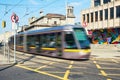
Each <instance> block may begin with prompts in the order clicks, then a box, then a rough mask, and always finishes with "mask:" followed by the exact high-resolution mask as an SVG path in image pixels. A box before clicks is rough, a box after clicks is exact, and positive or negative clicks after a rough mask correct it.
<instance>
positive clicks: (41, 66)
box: [35, 62, 55, 71]
mask: <svg viewBox="0 0 120 80" xmlns="http://www.w3.org/2000/svg"><path fill="white" fill-rule="evenodd" d="M53 63H55V62H51V63H49V64H48V65H52V64H53ZM48 65H44V66H41V67H39V68H36V69H35V70H36V71H37V70H39V69H42V68H45V67H47V66H48Z"/></svg>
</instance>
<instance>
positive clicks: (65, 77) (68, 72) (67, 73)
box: [64, 70, 70, 80]
mask: <svg viewBox="0 0 120 80" xmlns="http://www.w3.org/2000/svg"><path fill="white" fill-rule="evenodd" d="M69 74H70V70H67V71H66V72H65V75H64V80H69V79H68V76H69Z"/></svg>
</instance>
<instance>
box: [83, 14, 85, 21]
mask: <svg viewBox="0 0 120 80" xmlns="http://www.w3.org/2000/svg"><path fill="white" fill-rule="evenodd" d="M84 21H85V14H83V22H84Z"/></svg>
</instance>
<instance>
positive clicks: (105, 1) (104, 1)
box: [103, 0, 111, 4]
mask: <svg viewBox="0 0 120 80" xmlns="http://www.w3.org/2000/svg"><path fill="white" fill-rule="evenodd" d="M108 2H111V0H103V3H104V4H106V3H108Z"/></svg>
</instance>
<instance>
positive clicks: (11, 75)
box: [0, 50, 120, 80]
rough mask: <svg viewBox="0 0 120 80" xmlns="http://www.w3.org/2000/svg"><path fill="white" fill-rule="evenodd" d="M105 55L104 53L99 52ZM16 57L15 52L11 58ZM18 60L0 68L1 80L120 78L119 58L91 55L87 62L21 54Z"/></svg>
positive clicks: (98, 79) (114, 79)
mask: <svg viewBox="0 0 120 80" xmlns="http://www.w3.org/2000/svg"><path fill="white" fill-rule="evenodd" d="M96 51H97V50H96ZM103 52H104V51H103ZM103 52H102V51H101V52H99V53H103ZM109 52H110V50H109ZM111 52H112V51H111ZM114 52H115V51H114ZM114 52H112V53H114ZM0 53H2V51H1V52H0ZM0 55H1V54H0ZM12 57H13V54H12V53H11V59H12ZM16 59H17V62H18V63H17V64H15V65H13V66H10V67H9V68H6V69H1V67H2V65H0V69H1V70H0V80H119V79H120V58H119V56H117V57H116V58H104V57H102V58H95V57H94V56H91V58H90V59H89V60H84V61H83V60H65V59H58V58H51V57H45V56H39V55H32V54H24V53H21V52H17V53H16Z"/></svg>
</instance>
